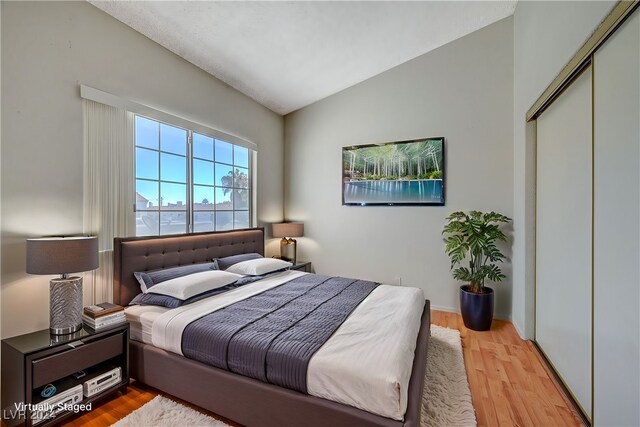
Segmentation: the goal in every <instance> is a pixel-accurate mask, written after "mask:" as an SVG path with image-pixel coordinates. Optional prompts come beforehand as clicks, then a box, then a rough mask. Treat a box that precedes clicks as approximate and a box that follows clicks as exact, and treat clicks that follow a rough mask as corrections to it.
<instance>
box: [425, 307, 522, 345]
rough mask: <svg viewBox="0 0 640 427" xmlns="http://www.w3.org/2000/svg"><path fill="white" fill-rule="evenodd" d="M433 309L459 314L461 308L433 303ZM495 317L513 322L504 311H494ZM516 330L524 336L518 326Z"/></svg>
mask: <svg viewBox="0 0 640 427" xmlns="http://www.w3.org/2000/svg"><path fill="white" fill-rule="evenodd" d="M431 310H438V311H446V312H448V313H458V314H460V310H458V308H457V307H456V308H454V307H446V306H443V305H434V304H433V303H432V304H431ZM493 318H494V319H498V320H505V321H507V322H511V323H512V324H513V321H512V320H511V316H508V315H505V314H502V313H494V314H493ZM516 331H517V332H518V334H520V337H521V338H522V334H521V333H520V331H519V330H518V328H516ZM523 339H524V338H523Z"/></svg>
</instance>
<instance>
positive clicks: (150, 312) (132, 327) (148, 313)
mask: <svg viewBox="0 0 640 427" xmlns="http://www.w3.org/2000/svg"><path fill="white" fill-rule="evenodd" d="M169 310H170V309H169V308H166V307H158V306H155V305H131V306H128V307H125V309H124V314H125V316H126V317H127V320H128V321H129V333H130V335H131V339H132V340H136V341H142V342H143V343H145V344H153V338H152V332H153V322H155V320H156V319H157V318H158V316H160V315H161V314H163V313H166V312H167V311H169Z"/></svg>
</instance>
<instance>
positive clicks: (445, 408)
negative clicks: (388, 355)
mask: <svg viewBox="0 0 640 427" xmlns="http://www.w3.org/2000/svg"><path fill="white" fill-rule="evenodd" d="M421 421H422V422H421V425H422V426H423V427H440V426H447V427H466V426H475V425H476V416H475V411H474V409H473V404H472V403H471V391H470V390H469V383H468V382H467V373H466V371H465V369H464V359H463V355H462V343H461V341H460V332H459V331H457V330H455V329H448V328H443V327H440V326H436V325H431V339H430V340H429V350H428V354H427V374H426V376H425V385H424V397H423V399H422V420H421ZM114 426H115V427H129V426H131V427H133V426H135V427H139V426H170V427H175V426H193V427H195V426H213V427H225V426H227V427H228V424H225V423H223V422H222V421H218V420H216V419H214V418H211V417H209V416H207V415H204V414H201V413H200V412H198V411H195V410H193V409H191V408H188V407H186V406H184V405H181V404H179V403H176V402H174V401H173V400H170V399H167V398H166V397H163V396H156V397H155V398H154V399H153V400H151V401H150V402H148V403H146V404H145V405H143V406H142V407H141V408H139V409H136V410H135V411H133V412H132V413H130V414H129V415H127V416H126V417H125V418H123V419H121V420H120V421H118V422H117V423H115V424H114Z"/></svg>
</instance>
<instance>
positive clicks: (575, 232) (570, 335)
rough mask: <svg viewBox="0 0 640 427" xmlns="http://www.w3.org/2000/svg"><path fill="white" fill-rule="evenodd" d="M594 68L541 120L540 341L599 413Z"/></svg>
mask: <svg viewBox="0 0 640 427" xmlns="http://www.w3.org/2000/svg"><path fill="white" fill-rule="evenodd" d="M591 83H592V82H591V69H587V70H586V71H585V72H583V74H582V75H581V76H580V77H578V78H577V80H576V81H575V82H573V83H572V84H571V86H569V87H568V88H567V89H566V90H565V92H563V93H562V95H561V96H560V97H559V98H558V99H557V100H555V101H554V103H553V104H552V105H551V106H549V107H548V108H547V110H545V111H544V112H543V113H542V115H541V116H540V117H538V121H537V187H536V191H537V195H536V322H535V324H536V329H535V338H536V341H537V343H538V345H539V346H540V348H541V349H542V350H543V351H544V353H545V355H546V356H547V358H548V359H549V361H550V362H551V363H552V364H553V366H554V368H555V369H556V371H557V372H558V374H559V375H560V376H561V377H562V379H563V381H564V382H565V383H566V385H567V386H568V388H569V389H570V390H571V393H572V394H573V395H574V397H575V399H576V400H577V402H578V403H579V404H580V406H582V409H583V410H584V412H585V413H586V414H587V415H589V414H590V413H591V297H592V277H591V253H592V248H591V245H592V231H591V226H592V221H591V218H592V186H591V179H592V161H591V160H592V126H591V124H592V114H591V113H592V107H591V102H592V96H591Z"/></svg>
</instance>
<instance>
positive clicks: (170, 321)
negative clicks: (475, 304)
mask: <svg viewBox="0 0 640 427" xmlns="http://www.w3.org/2000/svg"><path fill="white" fill-rule="evenodd" d="M304 274H306V273H302V272H299V271H286V272H282V273H278V274H275V275H271V276H269V277H267V278H265V279H263V280H259V281H257V282H254V283H251V284H248V285H245V286H242V287H241V288H238V289H235V290H233V291H229V292H226V293H224V294H219V295H216V296H213V297H210V298H207V299H205V300H202V301H198V302H196V303H193V304H189V305H188V306H183V307H178V308H175V309H167V308H163V307H155V306H132V307H128V308H127V309H126V310H125V312H126V315H127V318H128V320H129V321H130V323H131V336H132V339H136V340H139V341H142V342H145V343H148V344H152V345H154V346H156V347H159V348H162V349H164V350H167V351H171V352H174V353H177V354H181V355H182V335H183V332H184V330H185V328H187V326H188V325H189V324H191V322H193V321H195V320H197V319H200V318H202V317H203V316H206V315H207V314H209V313H213V312H215V311H216V310H219V309H221V308H224V307H226V306H228V305H231V304H234V303H236V302H238V301H242V300H244V299H246V298H249V297H251V296H253V295H258V294H260V293H262V292H265V291H267V290H269V289H273V288H275V287H277V286H280V285H282V284H283V283H286V282H288V281H290V280H292V279H293V278H295V277H299V276H300V275H304ZM424 303H425V299H424V294H423V292H422V290H420V289H417V288H410V287H398V286H389V285H380V286H377V287H376V288H375V289H374V290H373V291H372V292H371V293H370V294H369V295H368V296H367V297H366V298H365V299H364V300H363V301H362V302H361V303H360V304H359V305H358V306H357V307H356V308H355V309H354V310H353V312H352V313H351V314H350V315H349V316H348V317H347V318H346V320H345V321H344V322H343V323H342V324H341V325H340V326H339V327H338V329H337V330H336V331H335V332H334V333H333V335H332V336H331V337H330V338H329V339H328V340H327V341H326V342H325V343H324V344H323V345H322V347H320V349H319V350H318V351H317V352H316V353H315V354H314V355H313V356H312V357H311V359H310V361H309V364H308V370H307V381H306V382H307V392H308V394H310V395H313V396H317V397H322V398H325V399H328V400H332V401H335V402H339V403H343V404H347V405H351V406H354V407H356V408H359V409H362V410H365V411H368V412H371V413H374V414H377V415H381V416H383V417H387V418H392V419H396V420H402V419H403V416H404V413H405V412H406V408H407V396H408V386H409V379H410V376H411V368H412V364H413V357H414V354H415V344H416V338H417V335H418V332H419V329H420V318H421V314H422V310H423V308H424ZM398 308H400V309H398ZM400 325H401V326H402V327H400Z"/></svg>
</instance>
